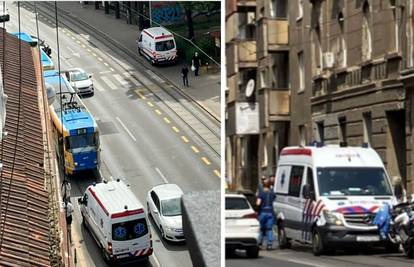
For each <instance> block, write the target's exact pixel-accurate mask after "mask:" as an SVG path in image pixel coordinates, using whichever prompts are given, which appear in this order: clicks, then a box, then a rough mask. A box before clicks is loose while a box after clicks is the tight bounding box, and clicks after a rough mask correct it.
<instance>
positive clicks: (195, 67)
mask: <svg viewBox="0 0 414 267" xmlns="http://www.w3.org/2000/svg"><path fill="white" fill-rule="evenodd" d="M200 67H201V58H200V56H199V55H198V53H197V52H195V54H194V56H193V58H192V59H191V70H192V71H194V76H198V75H199V71H200ZM189 72H190V70H189V69H188V66H187V65H184V66H183V67H182V69H181V77H182V78H183V84H184V86H187V87H188V86H189V85H188V73H189Z"/></svg>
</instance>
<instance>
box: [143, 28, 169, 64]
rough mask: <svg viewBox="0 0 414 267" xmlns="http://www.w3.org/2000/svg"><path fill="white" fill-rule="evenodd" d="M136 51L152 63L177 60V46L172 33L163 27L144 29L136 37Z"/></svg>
mask: <svg viewBox="0 0 414 267" xmlns="http://www.w3.org/2000/svg"><path fill="white" fill-rule="evenodd" d="M137 46H138V53H139V54H140V55H141V56H145V57H146V58H147V59H148V60H149V61H150V62H151V64H152V65H155V64H168V63H174V62H176V61H177V46H176V44H175V39H174V35H173V34H172V33H171V32H169V31H167V30H166V29H165V28H163V27H152V28H148V29H144V30H142V31H141V33H140V34H139V37H138V39H137Z"/></svg>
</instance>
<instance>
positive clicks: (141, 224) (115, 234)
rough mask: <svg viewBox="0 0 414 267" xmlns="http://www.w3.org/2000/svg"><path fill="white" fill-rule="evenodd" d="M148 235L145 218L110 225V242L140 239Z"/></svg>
mask: <svg viewBox="0 0 414 267" xmlns="http://www.w3.org/2000/svg"><path fill="white" fill-rule="evenodd" d="M147 233H148V226H147V221H146V220H145V218H142V219H138V220H132V221H126V222H120V223H114V224H112V240H114V241H126V240H131V239H136V238H139V237H142V236H144V235H146V234H147Z"/></svg>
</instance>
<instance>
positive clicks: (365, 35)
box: [362, 1, 372, 61]
mask: <svg viewBox="0 0 414 267" xmlns="http://www.w3.org/2000/svg"><path fill="white" fill-rule="evenodd" d="M370 9H371V8H370V6H369V3H368V1H365V2H364V5H363V7H362V12H363V17H362V61H366V60H370V59H371V54H372V37H371V28H370V25H371V10H370Z"/></svg>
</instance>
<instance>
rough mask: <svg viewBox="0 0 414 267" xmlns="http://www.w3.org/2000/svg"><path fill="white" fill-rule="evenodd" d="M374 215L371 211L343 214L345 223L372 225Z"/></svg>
mask: <svg viewBox="0 0 414 267" xmlns="http://www.w3.org/2000/svg"><path fill="white" fill-rule="evenodd" d="M374 217H375V214H373V213H354V214H344V218H345V221H346V223H347V224H349V225H355V226H373V223H372V221H373V220H374Z"/></svg>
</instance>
